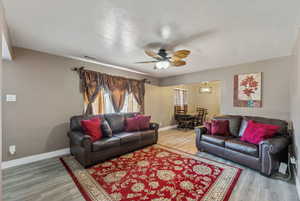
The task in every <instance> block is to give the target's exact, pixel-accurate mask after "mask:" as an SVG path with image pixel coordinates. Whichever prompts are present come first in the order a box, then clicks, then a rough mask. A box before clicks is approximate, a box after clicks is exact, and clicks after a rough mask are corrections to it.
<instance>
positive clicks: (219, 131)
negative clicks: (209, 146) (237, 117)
mask: <svg viewBox="0 0 300 201" xmlns="http://www.w3.org/2000/svg"><path fill="white" fill-rule="evenodd" d="M211 134H212V135H222V136H229V135H230V131H229V120H212V121H211Z"/></svg>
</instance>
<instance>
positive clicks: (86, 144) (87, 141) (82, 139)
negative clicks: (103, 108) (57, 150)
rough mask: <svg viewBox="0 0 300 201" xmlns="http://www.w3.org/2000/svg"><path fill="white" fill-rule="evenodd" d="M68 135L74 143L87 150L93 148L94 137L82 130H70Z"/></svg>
mask: <svg viewBox="0 0 300 201" xmlns="http://www.w3.org/2000/svg"><path fill="white" fill-rule="evenodd" d="M68 136H69V138H70V140H71V142H72V144H75V145H79V146H81V147H83V148H85V149H87V150H91V147H92V138H91V137H90V136H89V135H85V134H84V133H82V132H80V131H69V132H68Z"/></svg>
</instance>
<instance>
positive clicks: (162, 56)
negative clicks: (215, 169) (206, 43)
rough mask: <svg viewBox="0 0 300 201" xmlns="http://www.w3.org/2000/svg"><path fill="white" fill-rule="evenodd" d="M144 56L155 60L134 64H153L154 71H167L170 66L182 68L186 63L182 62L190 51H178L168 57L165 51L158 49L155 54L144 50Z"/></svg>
mask: <svg viewBox="0 0 300 201" xmlns="http://www.w3.org/2000/svg"><path fill="white" fill-rule="evenodd" d="M145 53H146V55H148V56H150V57H152V58H154V59H156V60H152V61H142V62H136V63H138V64H145V63H155V66H154V69H167V68H169V67H170V66H175V67H179V66H184V65H185V64H186V62H185V61H184V60H183V59H184V58H186V57H187V56H188V55H189V54H190V53H191V51H189V50H178V51H176V52H174V54H173V55H172V56H169V55H168V53H167V51H166V49H164V48H160V49H159V50H158V53H155V52H154V51H152V50H145Z"/></svg>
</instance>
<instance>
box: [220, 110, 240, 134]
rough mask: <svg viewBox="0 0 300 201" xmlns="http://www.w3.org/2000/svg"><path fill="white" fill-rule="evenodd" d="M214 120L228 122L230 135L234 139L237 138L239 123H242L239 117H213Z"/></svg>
mask: <svg viewBox="0 0 300 201" xmlns="http://www.w3.org/2000/svg"><path fill="white" fill-rule="evenodd" d="M214 119H215V120H229V130H230V133H231V134H232V135H234V136H236V137H238V136H239V130H240V125H241V121H242V117H241V116H236V115H224V116H218V117H214Z"/></svg>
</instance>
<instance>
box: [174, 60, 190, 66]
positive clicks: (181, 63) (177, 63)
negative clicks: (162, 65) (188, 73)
mask: <svg viewBox="0 0 300 201" xmlns="http://www.w3.org/2000/svg"><path fill="white" fill-rule="evenodd" d="M171 64H172V65H173V66H176V67H179V66H184V65H185V64H186V62H185V61H183V60H176V61H172V62H171Z"/></svg>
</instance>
